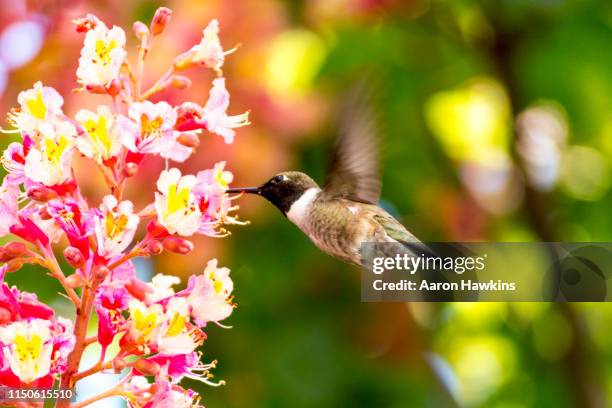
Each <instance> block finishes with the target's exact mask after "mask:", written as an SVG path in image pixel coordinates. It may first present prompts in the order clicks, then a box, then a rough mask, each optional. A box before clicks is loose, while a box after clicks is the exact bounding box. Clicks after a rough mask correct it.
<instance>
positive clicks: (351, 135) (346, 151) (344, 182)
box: [227, 92, 423, 265]
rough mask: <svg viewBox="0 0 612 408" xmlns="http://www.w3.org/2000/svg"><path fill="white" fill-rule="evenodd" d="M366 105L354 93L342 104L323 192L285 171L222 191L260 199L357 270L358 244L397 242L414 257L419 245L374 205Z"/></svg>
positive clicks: (371, 129) (376, 184) (374, 167)
mask: <svg viewBox="0 0 612 408" xmlns="http://www.w3.org/2000/svg"><path fill="white" fill-rule="evenodd" d="M357 93H358V94H359V93H362V92H357ZM366 100H367V99H366V98H363V97H362V95H354V93H353V95H352V97H349V98H348V99H347V103H346V105H345V107H344V114H343V115H342V117H341V121H340V126H339V133H338V137H337V138H336V143H335V146H334V149H333V152H332V158H331V163H330V166H329V171H328V175H327V179H326V181H325V183H324V184H323V187H320V186H319V185H318V184H317V183H316V182H315V181H314V180H313V179H312V178H311V177H310V176H308V175H307V174H305V173H303V172H300V171H285V172H282V173H279V174H276V175H274V176H273V177H272V178H270V179H269V180H268V181H267V182H265V183H263V184H261V185H260V186H258V187H242V188H230V189H228V190H227V192H228V193H246V194H255V195H259V196H261V197H263V198H265V199H266V200H268V201H269V202H270V203H272V204H273V205H274V206H276V208H278V209H279V210H280V211H281V213H282V214H283V215H284V216H285V217H287V219H288V220H289V221H291V222H292V223H293V224H295V225H296V226H297V227H298V228H299V229H300V230H302V232H304V234H306V235H307V236H308V237H309V238H310V240H311V241H312V242H313V243H314V244H315V245H316V246H317V247H318V248H319V249H321V250H322V251H323V252H325V253H327V254H329V255H332V256H334V257H336V258H339V259H340V260H342V261H344V262H347V263H350V264H354V265H361V255H360V247H361V244H362V243H364V242H379V243H385V242H393V243H399V244H402V245H403V246H405V247H407V248H413V250H411V252H416V251H415V250H414V248H420V247H423V244H421V242H420V241H419V240H418V239H417V238H416V237H415V236H414V235H413V234H411V233H410V232H409V231H408V230H407V229H406V228H405V227H404V226H403V225H402V224H401V223H400V222H399V221H398V220H396V219H395V218H394V217H393V216H391V215H390V214H389V213H388V212H387V211H385V210H384V209H383V208H381V207H380V206H379V205H378V201H379V198H380V193H381V187H382V185H381V181H380V177H379V173H378V172H379V165H378V162H379V149H378V131H377V126H376V117H375V116H376V115H374V112H373V110H372V109H371V107H370V104H368V103H367V102H366Z"/></svg>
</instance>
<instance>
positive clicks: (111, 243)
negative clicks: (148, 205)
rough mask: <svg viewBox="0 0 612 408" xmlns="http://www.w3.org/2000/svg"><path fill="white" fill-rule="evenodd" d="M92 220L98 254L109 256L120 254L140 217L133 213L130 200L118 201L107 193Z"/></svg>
mask: <svg viewBox="0 0 612 408" xmlns="http://www.w3.org/2000/svg"><path fill="white" fill-rule="evenodd" d="M93 221H94V233H95V236H96V240H97V242H98V254H100V255H101V256H103V257H106V258H110V257H113V256H117V255H120V254H121V253H122V252H123V250H124V249H125V248H127V246H128V245H129V244H130V242H132V239H133V238H134V233H135V232H136V228H137V227H138V222H139V221H140V218H139V217H138V216H137V215H136V214H134V205H133V204H132V203H131V202H130V201H122V202H120V203H118V202H117V198H115V196H114V195H112V194H109V195H107V196H106V197H104V198H103V199H102V204H101V205H100V209H99V211H97V212H96V214H95V216H94V219H93Z"/></svg>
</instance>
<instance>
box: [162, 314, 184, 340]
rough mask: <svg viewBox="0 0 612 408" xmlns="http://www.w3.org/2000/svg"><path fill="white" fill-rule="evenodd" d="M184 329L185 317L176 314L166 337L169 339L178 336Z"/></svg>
mask: <svg viewBox="0 0 612 408" xmlns="http://www.w3.org/2000/svg"><path fill="white" fill-rule="evenodd" d="M184 328H185V316H183V315H181V314H179V313H175V314H174V316H172V320H171V321H170V325H169V326H168V331H167V332H166V335H167V336H169V337H172V336H176V335H177V334H180V333H181V332H182V331H183V329H184Z"/></svg>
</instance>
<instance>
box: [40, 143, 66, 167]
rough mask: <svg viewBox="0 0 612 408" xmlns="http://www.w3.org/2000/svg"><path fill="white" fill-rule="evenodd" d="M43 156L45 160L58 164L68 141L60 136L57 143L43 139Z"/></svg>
mask: <svg viewBox="0 0 612 408" xmlns="http://www.w3.org/2000/svg"><path fill="white" fill-rule="evenodd" d="M44 143H45V154H46V155H47V159H48V160H49V161H50V162H52V163H55V164H58V163H59V161H60V159H61V157H62V154H63V153H64V150H66V148H67V147H68V139H66V137H65V136H60V137H59V139H58V141H57V142H56V141H55V140H53V139H51V138H45V141H44Z"/></svg>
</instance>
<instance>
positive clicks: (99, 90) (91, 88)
mask: <svg viewBox="0 0 612 408" xmlns="http://www.w3.org/2000/svg"><path fill="white" fill-rule="evenodd" d="M85 90H86V91H87V92H91V93H95V94H105V93H108V91H107V90H106V88H105V87H104V86H103V85H92V84H88V85H85Z"/></svg>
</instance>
